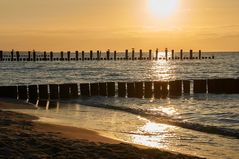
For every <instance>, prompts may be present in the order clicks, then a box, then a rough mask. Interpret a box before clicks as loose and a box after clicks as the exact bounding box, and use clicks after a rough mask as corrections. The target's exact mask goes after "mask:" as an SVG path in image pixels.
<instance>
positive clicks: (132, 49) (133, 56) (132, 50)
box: [131, 48, 135, 60]
mask: <svg viewBox="0 0 239 159" xmlns="http://www.w3.org/2000/svg"><path fill="white" fill-rule="evenodd" d="M134 52H135V51H134V48H132V57H131V58H132V60H134Z"/></svg>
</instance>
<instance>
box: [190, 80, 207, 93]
mask: <svg viewBox="0 0 239 159" xmlns="http://www.w3.org/2000/svg"><path fill="white" fill-rule="evenodd" d="M206 84H207V82H206V80H194V81H193V92H194V93H206V92H207V89H206Z"/></svg>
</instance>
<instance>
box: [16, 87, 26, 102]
mask: <svg viewBox="0 0 239 159" xmlns="http://www.w3.org/2000/svg"><path fill="white" fill-rule="evenodd" d="M17 89H18V99H19V100H27V98H28V96H27V86H18V88H17Z"/></svg>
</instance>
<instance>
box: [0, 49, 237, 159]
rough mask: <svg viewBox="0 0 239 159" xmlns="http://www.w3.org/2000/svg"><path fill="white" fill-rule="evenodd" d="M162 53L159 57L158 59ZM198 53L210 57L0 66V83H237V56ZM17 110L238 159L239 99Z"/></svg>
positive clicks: (73, 103)
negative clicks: (227, 80) (233, 80)
mask: <svg viewBox="0 0 239 159" xmlns="http://www.w3.org/2000/svg"><path fill="white" fill-rule="evenodd" d="M8 54H9V53H5V54H4V56H6V57H7V56H8ZM39 54H41V55H43V53H39ZM21 55H22V56H24V55H25V56H27V53H21ZM124 55H125V54H124V53H118V54H117V56H119V57H124ZM153 55H154V54H153ZM164 55H165V54H164V53H163V52H160V54H159V57H162V58H163V57H164ZM54 56H55V57H56V56H60V54H59V53H55V54H54ZM71 56H74V54H72V55H71ZM79 56H81V54H80V53H79ZM94 56H96V54H94ZM101 56H102V57H106V54H105V53H102V54H101ZM129 56H131V55H130V53H129ZM138 56H139V53H135V57H138ZM143 56H144V57H147V56H148V53H144V54H143ZM175 56H177V57H179V53H175ZM184 56H189V55H188V53H185V54H184ZM194 56H198V54H196V53H195V54H194ZM202 56H205V57H212V56H214V57H215V59H202V60H198V59H194V60H167V61H166V60H135V61H132V60H117V61H114V60H109V61H107V60H100V61H97V60H94V61H88V60H86V61H52V62H51V61H36V62H32V61H28V62H26V61H20V62H16V61H2V62H0V70H1V71H0V86H5V85H7V86H9V85H14V86H15V85H31V84H62V83H95V82H122V81H123V82H137V81H161V80H164V81H165V80H194V79H217V78H239V53H236V52H204V53H202ZM85 57H89V53H85ZM111 57H113V54H111ZM169 57H170V52H169ZM1 100H3V99H1ZM21 102H27V101H21ZM32 106H33V107H34V106H36V105H32ZM16 111H18V112H23V113H28V114H31V115H35V116H38V117H39V121H41V122H47V123H53V124H59V125H67V126H74V127H80V128H86V129H89V130H93V131H97V132H98V133H100V134H101V135H103V136H107V137H111V138H114V139H118V140H121V141H124V142H128V143H134V144H141V145H145V146H149V147H152V148H159V149H163V150H168V151H174V152H180V153H185V154H190V155H195V156H200V157H206V158H209V159H238V158H239V94H193V93H192V90H191V93H190V94H187V95H182V96H181V97H179V98H165V99H155V98H152V99H138V98H120V97H88V98H80V97H79V98H77V99H72V100H60V101H57V106H56V107H54V108H52V109H49V108H46V107H38V108H37V109H34V110H30V109H21V110H16Z"/></svg>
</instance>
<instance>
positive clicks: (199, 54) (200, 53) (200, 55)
mask: <svg viewBox="0 0 239 159" xmlns="http://www.w3.org/2000/svg"><path fill="white" fill-rule="evenodd" d="M198 59H200V60H201V59H202V51H201V50H199V53H198Z"/></svg>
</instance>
